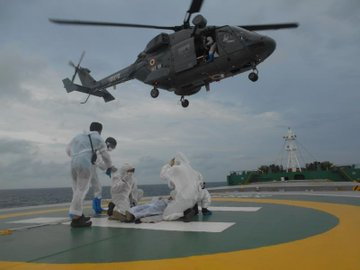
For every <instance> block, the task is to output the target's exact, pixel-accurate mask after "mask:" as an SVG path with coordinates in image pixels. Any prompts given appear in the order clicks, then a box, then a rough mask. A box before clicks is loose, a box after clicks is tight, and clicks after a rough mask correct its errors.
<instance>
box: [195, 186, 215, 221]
mask: <svg viewBox="0 0 360 270" xmlns="http://www.w3.org/2000/svg"><path fill="white" fill-rule="evenodd" d="M200 187H201V190H200V196H199V200H198V202H197V204H196V205H195V209H194V210H195V213H196V214H197V213H198V212H199V210H198V206H200V207H201V212H202V214H203V215H204V216H210V215H211V214H212V212H211V211H210V210H209V209H208V208H209V206H210V204H211V196H210V193H209V191H208V190H207V189H206V188H205V182H201V183H200Z"/></svg>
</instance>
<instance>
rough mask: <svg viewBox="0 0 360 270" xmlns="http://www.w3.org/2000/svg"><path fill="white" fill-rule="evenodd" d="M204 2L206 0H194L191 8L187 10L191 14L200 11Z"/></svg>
mask: <svg viewBox="0 0 360 270" xmlns="http://www.w3.org/2000/svg"><path fill="white" fill-rule="evenodd" d="M203 2H204V0H193V1H192V2H191V5H190V8H189V10H188V11H187V12H188V13H190V14H192V13H196V12H199V11H200V9H201V6H202V4H203Z"/></svg>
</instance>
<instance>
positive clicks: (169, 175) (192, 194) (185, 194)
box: [160, 153, 202, 220]
mask: <svg viewBox="0 0 360 270" xmlns="http://www.w3.org/2000/svg"><path fill="white" fill-rule="evenodd" d="M160 178H161V179H162V180H165V181H168V186H169V188H170V189H173V191H172V194H173V195H172V196H173V198H174V200H172V201H170V202H169V204H168V206H167V207H166V208H165V210H164V214H163V220H176V219H178V218H180V217H183V216H184V211H185V210H186V209H189V208H192V207H194V205H195V204H196V203H197V201H198V200H199V198H200V191H201V187H200V185H199V183H200V182H202V176H201V174H200V173H199V172H197V171H195V170H194V169H193V168H192V167H191V166H190V162H189V160H188V159H187V158H186V157H185V155H184V154H182V153H177V154H176V156H175V164H174V165H173V166H171V165H170V164H165V165H164V166H163V167H162V169H161V172H160Z"/></svg>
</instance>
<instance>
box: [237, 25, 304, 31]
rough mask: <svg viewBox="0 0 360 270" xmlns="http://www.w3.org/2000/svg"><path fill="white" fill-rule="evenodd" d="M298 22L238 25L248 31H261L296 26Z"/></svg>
mask: <svg viewBox="0 0 360 270" xmlns="http://www.w3.org/2000/svg"><path fill="white" fill-rule="evenodd" d="M298 26H299V24H298V23H275V24H254V25H239V27H241V28H245V29H247V30H250V31H263V30H278V29H286V28H297V27H298Z"/></svg>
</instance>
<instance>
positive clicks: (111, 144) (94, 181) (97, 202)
mask: <svg viewBox="0 0 360 270" xmlns="http://www.w3.org/2000/svg"><path fill="white" fill-rule="evenodd" d="M105 144H106V148H107V151H108V152H111V151H112V150H114V149H115V148H116V145H117V142H116V140H115V139H114V138H113V137H107V138H106V140H105ZM95 165H96V166H94V167H93V169H94V172H93V173H92V177H91V187H92V189H93V192H94V199H93V201H92V208H93V210H94V212H95V213H96V214H101V213H102V212H103V211H104V209H103V208H102V207H101V199H102V186H101V183H100V180H99V177H98V174H97V172H96V171H97V168H99V169H100V170H103V171H105V170H106V169H107V167H106V164H105V163H104V160H103V159H102V158H101V155H99V153H98V152H97V159H96V162H95Z"/></svg>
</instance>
